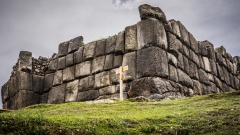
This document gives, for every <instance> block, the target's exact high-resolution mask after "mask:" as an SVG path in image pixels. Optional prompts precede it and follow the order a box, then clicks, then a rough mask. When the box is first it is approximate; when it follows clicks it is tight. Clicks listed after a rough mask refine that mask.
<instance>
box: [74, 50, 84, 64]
mask: <svg viewBox="0 0 240 135" xmlns="http://www.w3.org/2000/svg"><path fill="white" fill-rule="evenodd" d="M83 49H84V47H83V46H81V47H79V49H78V51H76V52H74V54H73V58H74V60H73V61H74V64H78V63H80V62H82V61H83Z"/></svg>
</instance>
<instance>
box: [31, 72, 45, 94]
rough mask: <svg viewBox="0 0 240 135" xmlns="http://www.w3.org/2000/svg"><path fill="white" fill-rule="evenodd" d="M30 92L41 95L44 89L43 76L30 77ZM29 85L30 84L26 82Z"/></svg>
mask: <svg viewBox="0 0 240 135" xmlns="http://www.w3.org/2000/svg"><path fill="white" fill-rule="evenodd" d="M32 76H33V78H32V90H33V92H34V93H38V94H42V93H43V88H44V76H38V75H32ZM28 83H31V82H28Z"/></svg>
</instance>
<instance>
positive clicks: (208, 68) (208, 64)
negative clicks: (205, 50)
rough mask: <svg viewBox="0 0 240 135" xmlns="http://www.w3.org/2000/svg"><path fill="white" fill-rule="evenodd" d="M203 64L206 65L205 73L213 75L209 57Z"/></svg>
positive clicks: (204, 58)
mask: <svg viewBox="0 0 240 135" xmlns="http://www.w3.org/2000/svg"><path fill="white" fill-rule="evenodd" d="M203 63H204V67H205V68H204V69H205V71H207V72H208V73H211V72H212V70H211V65H210V62H209V59H208V58H207V57H203Z"/></svg>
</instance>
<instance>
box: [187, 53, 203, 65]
mask: <svg viewBox="0 0 240 135" xmlns="http://www.w3.org/2000/svg"><path fill="white" fill-rule="evenodd" d="M189 55H190V58H191V59H192V61H193V62H194V63H195V64H196V65H197V67H199V66H200V63H199V57H198V55H197V54H196V53H194V52H193V51H190V54H189Z"/></svg>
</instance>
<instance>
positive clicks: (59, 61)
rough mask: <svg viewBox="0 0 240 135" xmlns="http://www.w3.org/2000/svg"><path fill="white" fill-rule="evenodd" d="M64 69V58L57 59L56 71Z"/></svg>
mask: <svg viewBox="0 0 240 135" xmlns="http://www.w3.org/2000/svg"><path fill="white" fill-rule="evenodd" d="M65 67H66V57H61V58H58V69H64V68H65Z"/></svg>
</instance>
